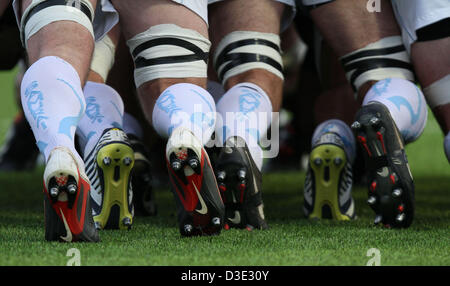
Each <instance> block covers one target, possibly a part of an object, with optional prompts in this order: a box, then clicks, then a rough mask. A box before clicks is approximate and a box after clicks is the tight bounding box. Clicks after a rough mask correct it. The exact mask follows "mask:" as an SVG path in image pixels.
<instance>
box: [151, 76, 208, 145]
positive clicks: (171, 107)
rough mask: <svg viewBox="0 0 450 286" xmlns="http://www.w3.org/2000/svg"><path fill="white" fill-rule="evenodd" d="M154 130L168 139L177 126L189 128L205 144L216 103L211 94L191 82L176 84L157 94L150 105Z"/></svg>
mask: <svg viewBox="0 0 450 286" xmlns="http://www.w3.org/2000/svg"><path fill="white" fill-rule="evenodd" d="M152 122H153V127H154V129H155V131H156V132H157V133H158V134H159V135H160V136H162V137H165V138H168V137H169V136H170V135H171V133H172V131H174V130H175V129H176V128H177V127H180V126H183V127H185V128H186V129H188V130H190V131H191V132H192V133H193V134H194V135H195V136H196V137H197V138H198V139H200V140H201V141H202V144H206V143H207V142H208V141H209V140H210V138H211V135H212V133H213V132H214V127H215V124H216V104H215V102H214V99H213V98H212V96H211V94H209V93H208V91H206V90H205V89H203V88H202V87H200V86H197V85H195V84H190V83H179V84H174V85H172V86H170V87H168V88H167V89H166V90H164V92H162V93H161V95H160V96H159V98H158V100H157V101H156V104H155V107H154V108H153V114H152Z"/></svg>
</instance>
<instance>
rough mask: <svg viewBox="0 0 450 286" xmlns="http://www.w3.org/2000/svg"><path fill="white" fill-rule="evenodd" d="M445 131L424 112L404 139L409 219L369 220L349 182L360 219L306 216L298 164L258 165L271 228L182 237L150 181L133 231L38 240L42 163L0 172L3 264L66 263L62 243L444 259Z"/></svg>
mask: <svg viewBox="0 0 450 286" xmlns="http://www.w3.org/2000/svg"><path fill="white" fill-rule="evenodd" d="M12 81H13V73H11V72H3V73H0V94H1V96H2V104H1V105H0V143H1V142H2V141H3V140H4V136H5V133H6V130H7V127H8V126H9V124H10V123H11V121H12V118H13V116H14V113H15V112H16V110H17V108H16V107H15V104H14V99H13V95H12V93H13V87H12V84H13V82H12ZM442 140H443V135H442V133H441V131H440V129H439V127H438V125H437V123H436V122H435V121H434V119H433V118H432V116H431V115H430V116H429V122H428V124H427V127H426V130H425V132H424V134H423V135H422V137H421V138H420V139H419V140H418V141H417V142H415V143H413V144H410V145H409V146H408V147H407V153H408V156H409V157H408V158H409V161H410V165H411V170H412V173H413V175H414V179H415V183H416V207H417V208H416V217H415V220H414V222H413V224H412V226H411V227H410V228H409V229H402V230H395V229H385V228H381V227H374V226H373V225H372V221H373V213H372V211H371V210H370V209H369V207H368V206H367V204H366V199H367V195H366V189H365V187H363V186H356V187H355V188H354V190H353V194H354V198H355V201H356V208H357V209H356V212H357V215H358V219H357V220H355V221H351V222H336V221H311V220H306V219H304V218H303V215H302V212H301V207H302V204H303V197H302V191H303V181H304V178H305V173H304V172H301V171H292V172H283V173H270V174H265V175H264V183H263V199H264V202H265V212H266V217H267V220H268V223H269V225H270V229H268V230H265V231H252V232H248V231H246V230H233V229H232V230H228V231H222V233H221V234H220V235H219V236H214V237H194V238H181V237H180V234H179V232H178V228H177V223H176V217H175V204H174V202H173V198H172V194H171V193H170V191H169V190H168V189H158V190H156V199H157V204H158V215H157V216H156V217H138V218H136V220H135V223H134V225H133V228H132V229H131V230H130V231H112V230H109V231H106V230H105V231H101V232H100V236H101V242H100V243H96V244H87V243H70V244H62V243H58V242H51V243H50V242H46V241H44V217H43V199H42V195H43V194H42V174H43V168H42V167H38V168H36V169H35V170H34V171H32V172H22V173H0V265H61V266H63V265H66V264H67V262H68V261H69V260H70V258H71V257H70V256H67V254H68V250H69V249H71V248H77V249H78V250H79V251H80V258H81V259H80V262H81V265H361V266H363V265H366V264H367V262H368V261H369V259H371V257H368V256H367V252H368V250H369V249H371V248H377V249H378V250H379V251H380V255H381V256H380V263H381V265H450V166H449V164H448V162H447V160H446V159H445V155H444V153H443V146H442Z"/></svg>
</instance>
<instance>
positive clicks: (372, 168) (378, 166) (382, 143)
mask: <svg viewBox="0 0 450 286" xmlns="http://www.w3.org/2000/svg"><path fill="white" fill-rule="evenodd" d="M352 129H353V131H354V133H355V136H356V139H357V141H358V142H359V144H360V145H361V147H362V149H363V153H364V161H365V166H366V169H367V171H368V194H369V198H368V200H367V202H368V204H369V205H370V207H371V208H372V210H373V211H374V212H375V224H380V223H381V224H383V225H384V226H386V227H395V228H404V227H408V226H410V225H411V223H412V221H413V217H414V182H413V177H412V174H411V171H410V169H409V165H408V159H407V157H406V153H405V148H404V142H403V139H402V137H401V134H400V132H399V130H398V128H397V126H396V124H395V122H394V121H393V119H392V117H391V115H390V113H389V110H388V109H387V108H386V107H385V106H384V105H382V104H380V103H371V104H369V105H366V106H364V107H362V108H361V109H360V110H359V111H358V113H357V114H356V121H355V122H354V123H353V124H352Z"/></svg>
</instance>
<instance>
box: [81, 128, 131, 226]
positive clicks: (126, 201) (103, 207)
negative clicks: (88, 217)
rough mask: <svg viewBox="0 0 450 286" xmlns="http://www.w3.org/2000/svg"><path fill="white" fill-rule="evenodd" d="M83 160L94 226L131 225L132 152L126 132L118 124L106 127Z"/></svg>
mask: <svg viewBox="0 0 450 286" xmlns="http://www.w3.org/2000/svg"><path fill="white" fill-rule="evenodd" d="M85 162H87V163H86V166H87V167H86V173H87V175H88V177H89V179H90V181H91V185H92V192H91V198H92V209H93V216H94V221H95V226H96V228H97V229H130V228H131V225H132V224H133V216H134V210H133V190H132V186H131V176H130V175H131V171H132V168H133V165H134V152H133V149H132V148H131V145H130V143H129V141H128V138H127V136H126V134H125V133H124V132H123V131H122V130H121V129H118V128H111V129H107V130H105V131H104V133H103V135H102V136H101V137H100V139H99V141H98V143H97V145H96V146H95V148H94V149H93V150H92V151H91V152H90V154H88V155H87V156H86V158H85Z"/></svg>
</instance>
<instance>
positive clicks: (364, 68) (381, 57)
mask: <svg viewBox="0 0 450 286" xmlns="http://www.w3.org/2000/svg"><path fill="white" fill-rule="evenodd" d="M340 60H341V63H342V65H343V66H344V70H345V73H346V77H347V80H348V81H349V82H350V83H351V85H352V87H353V90H354V91H355V92H358V91H360V90H361V89H367V87H369V88H370V87H371V85H372V83H374V82H378V81H380V80H383V79H388V78H401V79H406V80H409V81H414V72H413V68H412V65H411V61H410V58H409V56H408V53H407V52H406V49H405V47H404V45H403V43H402V39H401V37H400V36H392V37H386V38H383V39H381V40H379V41H377V42H375V43H371V44H369V45H367V46H366V47H364V48H361V49H359V50H356V51H353V52H351V53H349V54H347V55H345V56H343V57H341V58H340ZM368 83H369V84H368Z"/></svg>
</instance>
